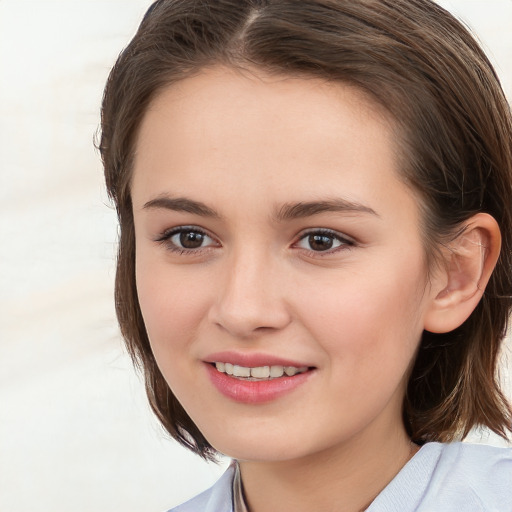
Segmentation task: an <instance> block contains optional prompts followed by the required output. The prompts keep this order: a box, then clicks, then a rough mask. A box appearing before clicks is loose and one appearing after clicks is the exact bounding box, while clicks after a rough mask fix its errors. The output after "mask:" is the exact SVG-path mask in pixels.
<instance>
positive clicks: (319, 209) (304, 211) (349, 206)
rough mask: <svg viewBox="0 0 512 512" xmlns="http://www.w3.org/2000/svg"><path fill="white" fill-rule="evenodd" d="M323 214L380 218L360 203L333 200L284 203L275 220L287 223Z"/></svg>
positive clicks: (338, 199)
mask: <svg viewBox="0 0 512 512" xmlns="http://www.w3.org/2000/svg"><path fill="white" fill-rule="evenodd" d="M325 212H350V213H367V214H370V215H375V216H376V217H380V215H379V214H378V213H377V212H376V211H375V210H373V209H372V208H370V207H368V206H365V205H363V204H361V203H357V202H353V201H348V200H346V199H341V198H335V199H328V200H326V201H309V202H299V203H286V204H284V205H283V206H281V208H279V210H278V211H277V213H276V215H275V218H276V219H277V220H278V221H287V220H292V219H300V218H304V217H311V216H313V215H318V214H320V213H325Z"/></svg>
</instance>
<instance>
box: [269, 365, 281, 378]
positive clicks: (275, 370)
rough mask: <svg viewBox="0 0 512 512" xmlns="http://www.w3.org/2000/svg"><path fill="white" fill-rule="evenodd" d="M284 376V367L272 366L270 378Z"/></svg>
mask: <svg viewBox="0 0 512 512" xmlns="http://www.w3.org/2000/svg"><path fill="white" fill-rule="evenodd" d="M283 374H284V366H271V367H270V376H271V377H282V376H283Z"/></svg>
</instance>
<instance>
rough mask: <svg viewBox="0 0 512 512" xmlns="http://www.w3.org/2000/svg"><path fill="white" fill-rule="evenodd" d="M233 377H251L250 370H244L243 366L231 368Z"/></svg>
mask: <svg viewBox="0 0 512 512" xmlns="http://www.w3.org/2000/svg"><path fill="white" fill-rule="evenodd" d="M233 375H234V376H235V377H250V376H251V369H250V368H246V367H245V366H238V365H235V366H233Z"/></svg>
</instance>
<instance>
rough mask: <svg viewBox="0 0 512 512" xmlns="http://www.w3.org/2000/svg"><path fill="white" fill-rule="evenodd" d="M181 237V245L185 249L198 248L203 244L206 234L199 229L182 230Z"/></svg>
mask: <svg viewBox="0 0 512 512" xmlns="http://www.w3.org/2000/svg"><path fill="white" fill-rule="evenodd" d="M179 239H180V243H179V245H180V246H181V247H183V248H184V249H198V248H199V247H201V246H202V245H203V242H204V239H205V235H204V234H203V233H199V232H198V231H182V232H181V233H180V234H179Z"/></svg>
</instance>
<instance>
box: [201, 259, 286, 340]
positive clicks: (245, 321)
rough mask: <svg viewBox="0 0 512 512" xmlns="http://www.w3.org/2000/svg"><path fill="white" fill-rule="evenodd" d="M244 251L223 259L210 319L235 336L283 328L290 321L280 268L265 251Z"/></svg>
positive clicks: (282, 274)
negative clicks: (223, 263) (225, 259)
mask: <svg viewBox="0 0 512 512" xmlns="http://www.w3.org/2000/svg"><path fill="white" fill-rule="evenodd" d="M247 252H248V251H245V252H244V254H239V255H238V256H236V257H233V258H231V259H230V260H229V261H226V262H225V266H224V268H223V269H222V272H221V273H220V279H219V292H218V295H217V297H216V299H215V300H214V302H213V304H212V306H211V309H210V312H209V320H210V321H211V322H213V323H214V324H216V325H217V326H218V327H219V328H221V329H223V330H225V331H227V332H229V333H230V334H231V335H232V336H234V337H237V338H250V337H252V336H255V335H258V334H261V333H263V332H264V331H277V330H279V329H284V328H285V327H286V326H287V325H288V324H289V323H290V322H291V314H290V311H289V307H288V304H287V301H286V300H285V296H284V295H285V294H284V288H283V286H282V284H284V283H283V279H285V278H286V277H285V275H284V273H283V269H282V268H281V269H280V268H278V267H279V265H277V264H276V263H275V262H274V261H272V259H271V258H269V257H268V256H267V255H258V254H256V253H254V252H251V254H247Z"/></svg>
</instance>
